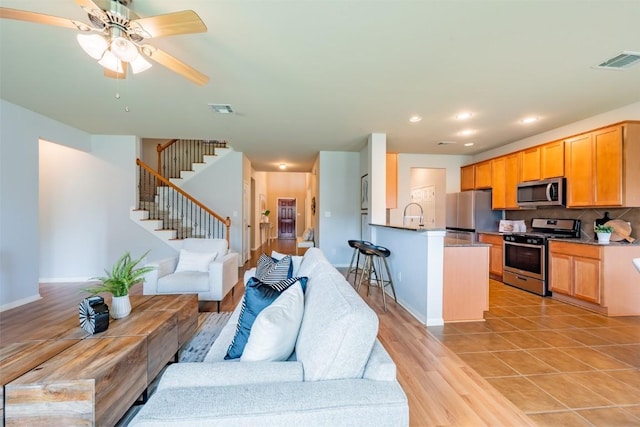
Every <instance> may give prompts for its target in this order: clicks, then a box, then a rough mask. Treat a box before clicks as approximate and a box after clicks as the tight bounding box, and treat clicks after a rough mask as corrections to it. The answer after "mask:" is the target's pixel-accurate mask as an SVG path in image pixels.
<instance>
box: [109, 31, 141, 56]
mask: <svg viewBox="0 0 640 427" xmlns="http://www.w3.org/2000/svg"><path fill="white" fill-rule="evenodd" d="M111 52H113V54H114V55H115V56H117V57H118V58H119V59H120V60H122V61H124V62H133V61H134V60H135V59H137V58H138V57H139V56H140V54H139V53H138V48H137V47H136V45H135V44H133V43H132V42H131V41H130V40H127V38H126V37H122V36H118V37H114V38H113V39H112V40H111Z"/></svg>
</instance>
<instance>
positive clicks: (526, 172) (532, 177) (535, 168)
mask: <svg viewBox="0 0 640 427" xmlns="http://www.w3.org/2000/svg"><path fill="white" fill-rule="evenodd" d="M520 173H521V175H522V181H536V180H539V179H540V147H532V148H527V149H526V150H522V164H521V166H520Z"/></svg>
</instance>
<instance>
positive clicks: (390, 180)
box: [387, 153, 398, 209]
mask: <svg viewBox="0 0 640 427" xmlns="http://www.w3.org/2000/svg"><path fill="white" fill-rule="evenodd" d="M397 207H398V155H397V154H395V153H387V209H396V208H397Z"/></svg>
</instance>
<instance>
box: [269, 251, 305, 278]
mask: <svg viewBox="0 0 640 427" xmlns="http://www.w3.org/2000/svg"><path fill="white" fill-rule="evenodd" d="M286 256H290V257H291V263H292V264H293V268H292V272H291V276H298V275H299V274H298V270H299V269H300V264H302V258H303V257H301V256H298V255H287V254H281V253H280V252H277V251H271V258H273V259H276V260H281V259H282V258H284V257H286Z"/></svg>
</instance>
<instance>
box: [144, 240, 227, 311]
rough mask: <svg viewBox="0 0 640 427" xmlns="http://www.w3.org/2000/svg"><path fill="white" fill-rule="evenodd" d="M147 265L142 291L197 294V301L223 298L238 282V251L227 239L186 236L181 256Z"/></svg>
mask: <svg viewBox="0 0 640 427" xmlns="http://www.w3.org/2000/svg"><path fill="white" fill-rule="evenodd" d="M148 265H150V266H154V267H156V268H155V270H153V271H151V272H149V273H147V274H146V275H145V281H144V284H143V291H142V292H143V294H145V295H157V294H195V293H197V294H198V300H201V301H217V302H218V311H220V301H222V299H223V298H224V297H225V296H226V295H227V293H228V292H229V291H230V290H231V289H233V287H234V285H235V284H236V283H237V282H238V254H237V253H236V252H233V251H230V250H229V249H228V243H227V241H226V240H225V239H192V238H190V239H184V241H183V242H182V249H181V250H180V254H179V256H175V257H171V258H165V259H162V260H159V261H156V262H152V263H149V264H148Z"/></svg>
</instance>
